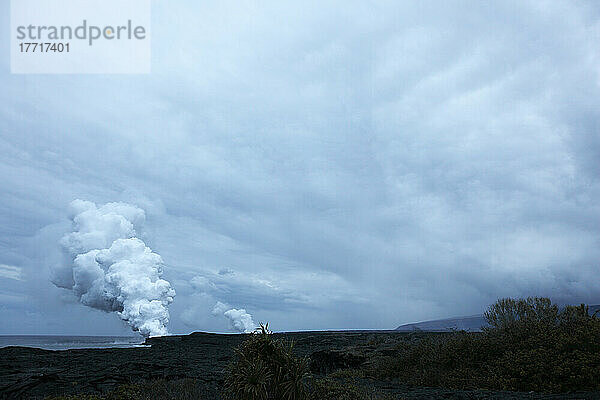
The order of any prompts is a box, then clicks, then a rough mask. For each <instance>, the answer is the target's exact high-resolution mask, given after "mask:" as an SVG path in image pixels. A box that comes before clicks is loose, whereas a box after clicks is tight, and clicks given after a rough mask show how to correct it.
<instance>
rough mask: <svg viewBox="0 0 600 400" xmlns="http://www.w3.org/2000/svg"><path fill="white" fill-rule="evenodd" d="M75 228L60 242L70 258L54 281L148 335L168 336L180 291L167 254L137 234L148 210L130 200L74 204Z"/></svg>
mask: <svg viewBox="0 0 600 400" xmlns="http://www.w3.org/2000/svg"><path fill="white" fill-rule="evenodd" d="M70 210H71V219H72V220H73V230H74V231H73V232H71V233H69V234H67V235H65V236H64V237H63V238H62V240H61V245H62V246H63V248H64V249H65V252H66V253H67V255H68V261H67V262H66V263H65V265H63V266H62V267H61V268H60V269H58V270H56V271H55V276H54V279H53V283H54V284H55V285H56V286H58V287H62V288H66V289H69V290H72V291H73V293H74V294H75V295H76V296H77V297H78V298H79V301H80V302H81V303H82V304H84V305H86V306H89V307H93V308H96V309H98V310H102V311H106V312H116V313H117V315H118V316H119V317H120V318H121V319H122V320H123V321H125V322H126V323H127V324H129V326H131V328H132V329H133V330H134V331H139V332H140V333H141V334H142V335H144V336H162V335H167V334H168V331H167V327H166V325H167V324H168V323H169V310H168V306H169V304H171V303H172V302H173V297H174V296H175V290H173V288H172V287H171V284H170V283H169V282H167V281H166V280H164V279H161V275H162V266H163V261H162V258H161V257H160V256H159V255H158V254H156V253H153V252H152V250H151V249H150V248H148V247H147V246H146V245H145V244H144V242H143V241H142V240H140V239H138V238H137V237H136V235H137V233H138V232H136V230H139V229H140V228H141V225H142V224H143V222H144V219H145V214H144V211H143V210H141V209H139V208H137V207H135V206H132V205H129V204H125V203H108V204H105V205H103V206H100V207H97V206H96V204H94V203H92V202H89V201H83V200H75V201H73V202H72V203H71V205H70Z"/></svg>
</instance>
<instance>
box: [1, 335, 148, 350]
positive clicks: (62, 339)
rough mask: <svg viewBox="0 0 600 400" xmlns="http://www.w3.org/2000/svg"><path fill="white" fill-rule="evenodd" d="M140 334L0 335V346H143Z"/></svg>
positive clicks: (64, 347)
mask: <svg viewBox="0 0 600 400" xmlns="http://www.w3.org/2000/svg"><path fill="white" fill-rule="evenodd" d="M143 343H144V338H143V337H141V336H45V335H44V336H37V335H6V336H4V335H0V347H7V346H24V347H37V348H39V349H46V350H67V349H106V348H128V347H145V346H144V345H143Z"/></svg>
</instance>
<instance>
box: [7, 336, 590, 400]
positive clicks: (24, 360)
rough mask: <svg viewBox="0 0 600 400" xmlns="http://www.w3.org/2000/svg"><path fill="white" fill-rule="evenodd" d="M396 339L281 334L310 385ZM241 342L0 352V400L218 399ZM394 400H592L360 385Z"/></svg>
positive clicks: (174, 339)
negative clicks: (158, 392)
mask: <svg viewBox="0 0 600 400" xmlns="http://www.w3.org/2000/svg"><path fill="white" fill-rule="evenodd" d="M431 334H434V333H407V332H396V331H342V332H333V331H331V332H295V333H279V334H275V335H276V336H280V337H281V336H283V337H285V338H286V339H291V340H294V341H295V342H296V346H295V352H296V354H297V355H300V356H309V357H310V358H311V362H310V367H311V373H312V374H313V375H314V376H316V377H322V376H326V375H328V374H331V373H332V372H334V371H340V370H343V369H350V368H361V367H364V366H367V365H369V364H371V365H372V363H373V362H374V361H375V360H377V359H378V358H379V357H385V356H389V355H391V354H393V352H394V350H393V349H394V347H395V346H396V345H397V344H398V343H399V342H400V341H403V340H409V339H411V340H412V339H414V337H415V335H417V336H418V335H431ZM244 337H245V335H223V334H209V333H193V334H191V335H187V336H168V337H160V338H151V339H148V340H147V344H149V345H151V346H150V347H142V348H128V349H85V350H61V351H51V350H41V349H34V348H25V347H6V348H2V349H0V399H43V398H44V397H46V396H51V395H59V394H75V393H101V392H103V391H106V390H110V389H114V388H115V387H116V386H118V385H120V384H123V383H129V382H139V381H149V380H154V379H167V380H175V379H183V378H193V379H196V380H199V381H200V382H203V383H204V385H205V386H206V392H207V393H208V394H209V396H210V397H209V398H211V397H212V398H214V399H219V398H220V396H219V393H220V389H221V386H222V384H223V377H224V368H225V366H226V365H227V363H228V362H229V360H230V358H231V356H232V353H233V348H234V347H235V346H237V345H238V344H239V343H240V342H241V341H242V340H244ZM363 383H364V385H365V386H369V387H372V388H373V389H374V390H378V391H381V392H384V393H388V394H390V395H392V396H393V397H394V398H398V399H594V398H599V396H597V395H594V394H562V395H544V394H535V393H514V392H492V391H483V390H471V391H453V390H447V389H438V388H420V387H407V386H405V385H402V383H401V382H397V381H396V382H394V381H375V380H365V381H364V382H363Z"/></svg>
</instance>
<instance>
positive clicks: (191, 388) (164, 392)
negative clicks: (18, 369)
mask: <svg viewBox="0 0 600 400" xmlns="http://www.w3.org/2000/svg"><path fill="white" fill-rule="evenodd" d="M209 398H211V397H210V396H209V395H208V394H207V393H206V391H205V388H204V386H203V384H202V383H201V382H199V381H196V380H193V379H177V380H172V381H167V380H163V379H159V380H155V381H150V382H139V383H130V384H126V385H121V386H119V387H117V388H116V389H114V390H112V391H110V392H108V393H105V394H103V395H95V394H76V395H67V396H57V397H48V398H46V400H202V399H209Z"/></svg>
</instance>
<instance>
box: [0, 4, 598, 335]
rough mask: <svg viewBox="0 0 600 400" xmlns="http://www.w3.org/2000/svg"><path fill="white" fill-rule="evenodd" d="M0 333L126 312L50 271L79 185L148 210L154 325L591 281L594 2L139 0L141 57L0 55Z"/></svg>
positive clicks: (397, 309)
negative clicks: (161, 288) (46, 64)
mask: <svg viewBox="0 0 600 400" xmlns="http://www.w3.org/2000/svg"><path fill="white" fill-rule="evenodd" d="M8 8H9V2H8V1H2V2H1V3H0V26H2V27H3V29H2V30H1V32H0V54H1V56H0V57H1V61H2V64H1V66H0V67H1V68H0V105H1V107H0V315H1V319H2V323H0V334H124V333H127V332H128V328H127V327H125V325H124V324H123V323H122V322H121V321H120V320H119V318H118V317H116V316H115V315H111V314H107V313H104V312H102V311H98V310H93V309H90V308H87V307H85V306H83V305H81V304H79V303H78V301H77V298H76V297H75V296H73V294H72V293H71V292H69V291H67V290H65V289H59V288H57V287H55V286H54V285H53V284H52V283H51V282H50V276H51V271H52V270H53V269H54V268H56V267H57V265H58V264H60V263H61V262H63V261H62V258H61V257H62V256H61V248H60V246H59V244H58V243H59V240H60V239H61V237H62V236H64V235H65V234H66V233H68V232H70V231H71V225H70V221H69V219H68V215H67V212H68V205H69V203H70V202H71V201H72V200H74V199H82V200H89V201H93V202H96V203H97V204H104V203H107V202H115V201H123V202H127V203H130V204H134V205H137V206H138V207H140V208H142V209H144V210H145V212H146V223H145V230H144V232H143V235H144V240H145V242H146V244H147V245H148V246H149V247H151V248H152V250H153V251H155V252H157V253H158V254H160V255H161V256H162V258H163V260H164V263H165V267H164V275H163V277H164V278H165V279H166V280H168V281H169V282H170V283H171V285H172V286H173V288H174V289H175V290H176V292H177V295H176V297H175V299H174V302H173V303H172V305H171V307H170V313H171V323H170V325H169V329H170V331H171V332H174V333H187V332H190V331H193V330H207V331H227V329H228V325H227V321H226V320H225V319H224V318H219V317H216V316H214V315H212V314H211V310H212V308H213V306H214V304H215V302H216V301H220V302H223V303H226V304H228V305H230V306H232V307H235V308H245V309H246V310H247V311H248V312H249V313H250V314H252V316H253V318H254V320H255V321H256V322H259V321H269V322H270V326H272V328H273V329H275V330H304V329H307V330H308V329H337V328H377V329H385V328H394V327H396V326H398V325H399V324H401V323H407V322H413V321H419V320H427V319H434V318H441V317H450V316H457V315H469V314H476V313H480V312H482V311H484V309H485V307H486V306H487V305H488V304H490V303H492V302H494V301H495V300H496V299H497V298H499V297H506V296H530V295H543V296H550V297H552V298H553V299H554V300H556V301H557V302H561V303H564V302H572V303H580V302H586V303H593V304H594V303H595V304H597V303H600V273H599V272H600V203H599V199H600V124H599V122H600V86H599V84H600V5H599V3H598V2H596V1H583V0H582V1H572V0H569V1H539V0H535V1H522V0H518V1H501V2H476V1H470V2H462V1H436V2H427V1H418V2H415V1H405V2H400V1H397V0H393V1H387V2H386V1H377V2H367V1H356V2H354V1H347V0H346V1H338V2H336V1H325V2H324V1H294V2H291V1H290V2H287V1H271V2H250V1H240V0H235V1H162V0H161V1H155V2H153V22H152V52H153V53H152V73H151V74H150V75H113V76H110V75H54V76H53V75H11V74H10V72H9V71H10V60H9V56H8V33H9V32H8V29H4V27H6V26H8V25H9V13H8Z"/></svg>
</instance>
